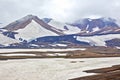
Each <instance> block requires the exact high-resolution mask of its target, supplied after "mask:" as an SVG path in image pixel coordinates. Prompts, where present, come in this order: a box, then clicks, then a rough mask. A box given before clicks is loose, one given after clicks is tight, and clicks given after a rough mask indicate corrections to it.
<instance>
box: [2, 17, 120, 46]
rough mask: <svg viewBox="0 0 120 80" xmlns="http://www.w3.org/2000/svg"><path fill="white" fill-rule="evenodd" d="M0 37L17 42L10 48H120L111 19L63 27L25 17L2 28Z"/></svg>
mask: <svg viewBox="0 0 120 80" xmlns="http://www.w3.org/2000/svg"><path fill="white" fill-rule="evenodd" d="M0 33H1V35H3V36H5V37H7V38H9V39H12V40H17V41H19V42H18V43H17V44H14V42H12V43H13V44H11V43H10V44H11V45H10V46H9V47H12V48H67V47H76V46H106V47H108V46H109V47H116V46H117V47H120V44H118V43H119V42H120V27H119V25H118V24H117V22H116V20H115V19H112V18H97V19H90V18H84V19H80V20H77V21H75V22H73V23H62V22H59V21H56V20H54V19H52V18H43V19H40V18H38V17H37V16H34V15H27V16H25V17H23V18H21V19H19V20H16V21H14V22H12V23H10V24H8V25H7V26H5V27H4V28H1V29H0ZM9 39H8V41H9ZM111 42H112V44H111ZM2 44H3V45H4V43H1V45H2ZM63 45H64V46H63Z"/></svg>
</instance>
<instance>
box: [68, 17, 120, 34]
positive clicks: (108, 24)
mask: <svg viewBox="0 0 120 80" xmlns="http://www.w3.org/2000/svg"><path fill="white" fill-rule="evenodd" d="M70 25H72V26H76V27H78V28H80V29H81V33H80V34H81V35H100V34H110V33H120V27H119V25H118V24H117V23H116V20H115V19H112V18H98V19H90V18H85V19H80V20H77V21H75V22H73V23H71V24H70Z"/></svg>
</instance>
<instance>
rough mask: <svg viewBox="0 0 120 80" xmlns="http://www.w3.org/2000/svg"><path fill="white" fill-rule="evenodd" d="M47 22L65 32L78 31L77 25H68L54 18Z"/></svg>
mask: <svg viewBox="0 0 120 80" xmlns="http://www.w3.org/2000/svg"><path fill="white" fill-rule="evenodd" d="M48 24H49V25H51V26H53V27H55V28H57V29H60V30H62V31H63V33H65V34H76V33H79V32H80V29H79V28H78V27H74V26H70V25H67V24H65V23H60V22H57V21H54V20H51V21H50V22H49V23H48Z"/></svg>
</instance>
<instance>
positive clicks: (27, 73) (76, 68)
mask: <svg viewBox="0 0 120 80" xmlns="http://www.w3.org/2000/svg"><path fill="white" fill-rule="evenodd" d="M71 61H75V62H76V63H71ZM81 61H82V62H81ZM119 63H120V58H119V57H115V58H114V57H113V58H82V59H62V58H61V59H60V58H59V59H47V58H46V59H22V60H7V61H0V79H1V80H68V79H72V78H76V77H81V76H88V75H93V74H92V73H85V72H83V71H84V70H90V69H96V68H103V67H110V66H112V65H118V64H119Z"/></svg>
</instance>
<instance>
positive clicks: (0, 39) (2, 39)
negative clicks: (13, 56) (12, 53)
mask: <svg viewBox="0 0 120 80" xmlns="http://www.w3.org/2000/svg"><path fill="white" fill-rule="evenodd" d="M14 43H19V41H18V40H15V39H12V38H9V37H6V36H4V35H3V34H1V33H0V44H1V45H4V46H8V45H9V44H14Z"/></svg>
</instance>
